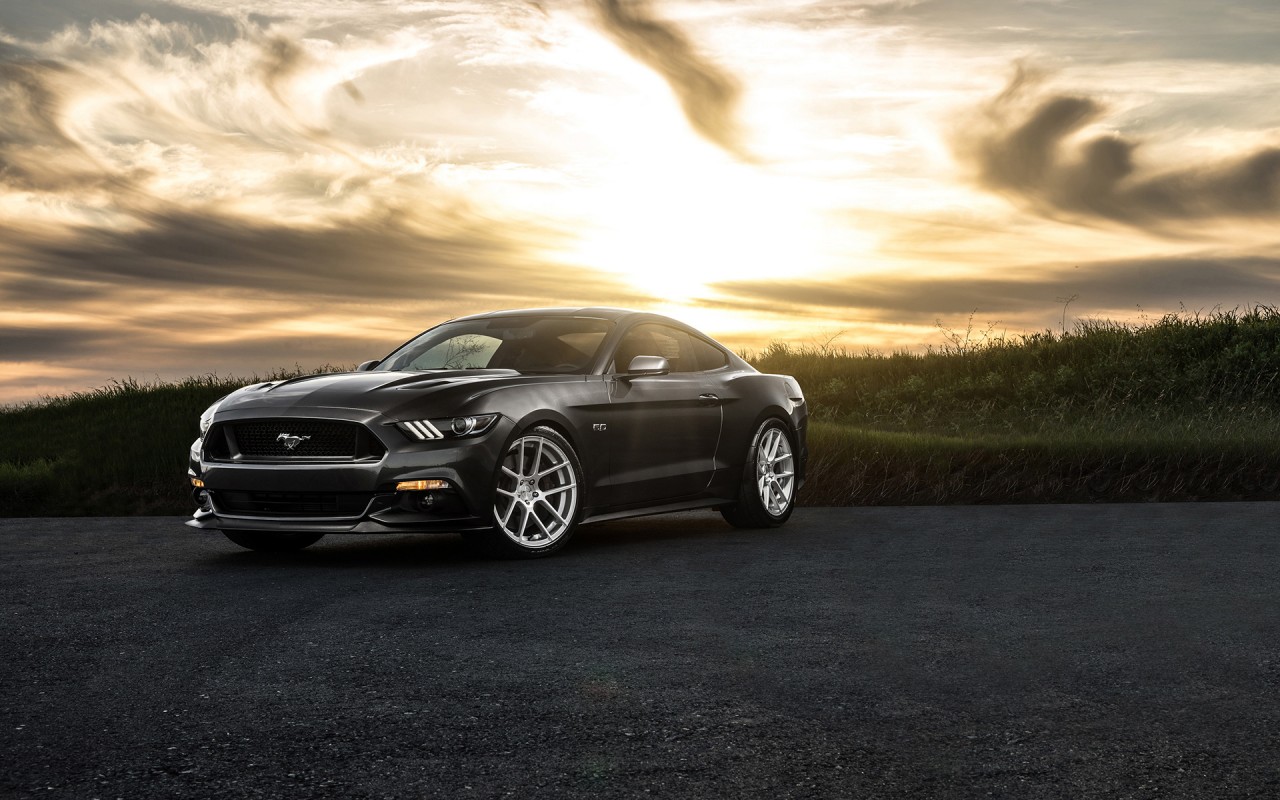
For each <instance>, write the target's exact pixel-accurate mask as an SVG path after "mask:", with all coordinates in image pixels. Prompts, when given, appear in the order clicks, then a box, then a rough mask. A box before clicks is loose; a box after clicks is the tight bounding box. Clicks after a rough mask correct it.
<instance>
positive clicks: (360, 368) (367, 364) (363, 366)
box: [356, 359, 381, 372]
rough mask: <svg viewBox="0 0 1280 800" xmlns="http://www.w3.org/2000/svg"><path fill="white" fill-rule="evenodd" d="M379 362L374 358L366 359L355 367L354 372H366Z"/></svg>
mask: <svg viewBox="0 0 1280 800" xmlns="http://www.w3.org/2000/svg"><path fill="white" fill-rule="evenodd" d="M380 363H381V362H380V361H378V360H377V359H374V360H373V361H366V362H364V363H363V364H361V365H360V366H358V367H356V372H368V371H369V370H371V369H373V368H374V367H376V366H378V364H380Z"/></svg>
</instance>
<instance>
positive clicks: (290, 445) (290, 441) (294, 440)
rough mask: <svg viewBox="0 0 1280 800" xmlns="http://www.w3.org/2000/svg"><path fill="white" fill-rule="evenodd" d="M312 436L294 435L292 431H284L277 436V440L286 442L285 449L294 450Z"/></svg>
mask: <svg viewBox="0 0 1280 800" xmlns="http://www.w3.org/2000/svg"><path fill="white" fill-rule="evenodd" d="M310 438H311V437H310V436H294V435H293V434H292V433H282V434H280V435H279V436H277V437H276V441H277V442H284V449H285V450H293V449H294V448H296V447H297V446H298V445H300V444H302V443H303V442H305V441H306V440H308V439H310Z"/></svg>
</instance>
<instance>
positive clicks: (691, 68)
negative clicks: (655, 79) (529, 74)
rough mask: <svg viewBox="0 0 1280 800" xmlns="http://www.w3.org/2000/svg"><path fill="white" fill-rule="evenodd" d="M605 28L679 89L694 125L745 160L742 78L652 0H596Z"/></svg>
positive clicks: (678, 96)
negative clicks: (739, 111) (700, 47)
mask: <svg viewBox="0 0 1280 800" xmlns="http://www.w3.org/2000/svg"><path fill="white" fill-rule="evenodd" d="M595 7H596V9H597V11H598V12H599V19H600V23H601V25H602V27H603V28H604V30H605V31H606V32H607V33H608V34H609V35H610V36H611V37H613V39H614V41H616V42H617V43H618V45H619V46H621V47H622V49H623V50H626V51H627V53H629V54H630V55H631V56H632V57H633V58H635V59H636V60H637V61H639V62H641V63H642V64H644V65H646V66H648V67H649V68H651V69H653V70H654V71H655V72H657V73H658V74H659V75H661V76H662V78H663V79H664V80H665V81H666V82H667V84H668V85H669V86H670V87H671V90H672V91H673V92H675V95H676V98H677V99H678V100H679V101H680V106H681V108H682V109H684V115H685V117H686V118H687V119H688V120H689V124H690V125H692V126H693V129H694V130H695V131H697V132H698V133H699V134H700V135H702V136H703V137H704V138H706V139H707V140H708V141H710V142H712V143H714V144H716V145H718V146H719V147H721V148H723V149H724V150H725V151H727V152H729V153H731V154H733V155H734V156H736V157H738V158H739V159H742V160H744V161H751V160H753V159H752V156H751V154H750V153H749V152H748V151H747V150H746V149H745V147H744V146H743V144H742V141H741V139H742V135H741V131H740V130H739V127H738V121H737V107H738V99H739V96H740V95H741V91H742V90H741V86H740V85H739V83H738V81H737V79H736V78H734V77H733V75H731V74H729V73H728V72H726V71H725V70H723V69H721V68H720V67H718V66H717V65H715V64H714V63H712V62H711V61H709V60H708V59H706V58H705V57H703V56H702V55H701V54H700V53H699V52H698V50H697V48H696V47H695V46H694V44H693V42H692V41H691V40H690V39H689V37H688V36H686V35H685V33H684V32H683V31H681V30H680V28H678V27H677V26H676V25H674V24H672V23H670V22H667V21H665V20H662V19H660V18H659V17H658V16H657V15H656V14H654V12H653V9H652V8H651V6H650V4H649V3H648V2H647V0H595Z"/></svg>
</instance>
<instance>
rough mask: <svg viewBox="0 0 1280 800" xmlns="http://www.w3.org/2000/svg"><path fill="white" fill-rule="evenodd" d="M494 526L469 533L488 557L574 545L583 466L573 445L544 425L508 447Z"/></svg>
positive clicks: (540, 553)
mask: <svg viewBox="0 0 1280 800" xmlns="http://www.w3.org/2000/svg"><path fill="white" fill-rule="evenodd" d="M493 486H494V493H493V527H492V528H491V529H490V530H487V531H477V532H475V533H471V534H468V541H469V542H470V543H471V544H473V545H475V546H476V547H477V548H478V549H479V550H481V551H482V552H484V553H485V554H486V555H490V556H496V557H499V558H542V557H544V556H549V555H551V554H552V553H554V552H556V551H558V550H559V549H560V548H562V547H564V546H565V544H566V543H568V541H569V539H570V538H571V537H572V536H573V533H574V531H575V530H577V527H578V520H580V519H581V518H582V495H583V480H582V464H581V463H580V462H579V461H578V454H577V453H576V452H574V449H573V445H571V444H569V441H568V440H567V439H565V438H564V437H563V436H561V435H560V433H559V432H558V431H556V430H554V429H553V428H548V427H545V426H538V427H535V428H532V429H530V430H528V431H526V432H524V433H523V434H521V435H520V436H518V437H516V439H515V440H514V441H512V442H511V444H510V445H508V446H507V449H506V452H505V453H504V454H503V457H502V460H501V461H499V462H498V468H497V469H496V470H495V471H494V476H493Z"/></svg>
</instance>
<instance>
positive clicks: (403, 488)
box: [396, 478, 449, 492]
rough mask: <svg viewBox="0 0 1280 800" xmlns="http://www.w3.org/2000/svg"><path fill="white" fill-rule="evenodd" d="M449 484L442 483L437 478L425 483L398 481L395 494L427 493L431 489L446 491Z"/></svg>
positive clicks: (446, 482)
mask: <svg viewBox="0 0 1280 800" xmlns="http://www.w3.org/2000/svg"><path fill="white" fill-rule="evenodd" d="M448 488H449V482H448V481H442V480H439V479H438V478H430V479H428V480H425V481H400V482H399V483H397V484H396V491H397V492H427V491H430V490H432V489H448Z"/></svg>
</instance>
